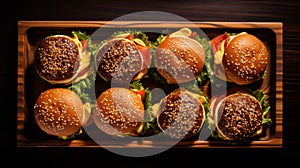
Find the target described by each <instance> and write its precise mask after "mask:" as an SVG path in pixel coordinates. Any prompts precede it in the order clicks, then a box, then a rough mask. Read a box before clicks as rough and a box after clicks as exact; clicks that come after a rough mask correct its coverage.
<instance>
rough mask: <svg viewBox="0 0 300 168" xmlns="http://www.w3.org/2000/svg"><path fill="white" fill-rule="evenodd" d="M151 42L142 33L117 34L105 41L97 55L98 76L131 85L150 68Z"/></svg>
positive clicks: (109, 80)
mask: <svg viewBox="0 0 300 168" xmlns="http://www.w3.org/2000/svg"><path fill="white" fill-rule="evenodd" d="M150 59H151V57H150V42H149V41H148V37H147V35H146V34H144V33H142V32H139V31H137V32H131V31H128V32H115V34H114V35H112V36H111V38H109V39H107V40H105V41H103V44H102V45H100V48H99V51H98V52H97V54H96V67H97V68H96V69H97V73H98V75H99V76H100V77H101V78H102V79H104V80H105V81H108V82H111V81H112V80H113V81H114V82H116V83H126V84H127V83H130V82H131V81H132V80H140V79H141V78H143V76H144V75H145V74H146V73H147V72H148V69H149V68H150Z"/></svg>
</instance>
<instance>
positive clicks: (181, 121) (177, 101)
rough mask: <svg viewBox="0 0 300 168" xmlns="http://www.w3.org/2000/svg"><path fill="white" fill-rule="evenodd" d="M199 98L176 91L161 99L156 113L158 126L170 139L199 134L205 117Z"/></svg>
mask: <svg viewBox="0 0 300 168" xmlns="http://www.w3.org/2000/svg"><path fill="white" fill-rule="evenodd" d="M200 100H201V98H200V96H199V95H197V94H195V93H191V92H189V91H187V90H179V89H176V90H174V91H173V92H171V93H170V94H168V95H167V96H166V97H165V98H163V99H162V100H161V101H160V103H159V107H158V111H157V114H158V116H157V122H158V126H159V127H160V128H161V129H162V130H163V131H164V132H165V133H166V134H167V135H168V136H170V137H171V138H183V139H186V138H190V137H193V136H195V135H197V134H198V133H199V131H200V130H201V128H202V126H203V123H204V121H205V118H206V115H205V110H204V107H203V105H202V102H201V101H200Z"/></svg>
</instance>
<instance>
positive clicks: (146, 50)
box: [137, 45, 151, 67]
mask: <svg viewBox="0 0 300 168" xmlns="http://www.w3.org/2000/svg"><path fill="white" fill-rule="evenodd" d="M137 48H138V50H139V51H140V52H141V54H142V55H143V57H144V67H149V66H150V56H151V55H150V47H149V46H148V47H144V46H140V45H137Z"/></svg>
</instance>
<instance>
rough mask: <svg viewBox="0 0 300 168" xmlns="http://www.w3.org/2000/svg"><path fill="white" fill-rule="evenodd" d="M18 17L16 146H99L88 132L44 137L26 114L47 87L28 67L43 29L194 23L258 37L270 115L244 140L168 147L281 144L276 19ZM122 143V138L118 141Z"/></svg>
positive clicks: (60, 30)
mask: <svg viewBox="0 0 300 168" xmlns="http://www.w3.org/2000/svg"><path fill="white" fill-rule="evenodd" d="M106 23H108V22H106V21H19V23H18V85H17V90H18V111H17V114H18V115H17V146H18V147H50V146H52V147H53V146H55V147H66V146H67V147H94V148H101V147H105V145H104V146H103V145H101V146H100V145H98V144H97V143H95V142H94V141H93V140H92V139H90V138H89V137H88V136H86V137H83V138H80V139H75V140H71V141H60V140H57V139H53V138H48V137H47V136H45V135H43V134H42V133H41V132H40V131H39V130H38V128H37V127H36V125H35V123H34V121H33V119H32V113H33V112H32V110H31V108H32V106H33V103H34V101H35V99H36V98H37V96H38V95H39V94H40V92H41V91H42V90H43V89H45V88H46V87H49V86H48V85H47V84H45V83H44V82H43V81H41V79H40V78H38V77H37V76H36V75H34V72H33V69H32V63H33V48H34V45H35V44H36V42H37V41H38V40H41V39H42V38H44V37H45V35H48V34H55V33H61V34H63V33H70V32H71V31H72V30H82V31H85V32H88V33H92V32H94V31H95V30H97V29H98V28H100V27H105V28H124V29H135V28H137V29H143V28H154V29H174V30H178V29H179V28H181V27H195V26H196V27H198V28H200V29H202V31H203V32H205V33H206V35H207V36H208V37H209V38H212V37H214V36H216V35H219V34H222V33H224V32H226V31H228V32H242V31H245V32H249V33H252V34H255V35H257V36H259V37H261V38H263V39H267V44H268V46H269V47H270V52H271V73H270V74H269V75H270V76H269V78H268V79H269V80H268V94H269V99H270V105H271V111H270V117H271V119H272V121H273V122H272V124H271V126H270V128H268V131H267V132H266V135H265V137H262V138H261V139H259V140H255V141H252V142H251V144H250V145H247V146H241V145H234V146H228V145H224V143H222V142H219V141H213V142H210V141H209V140H198V139H196V140H192V141H180V142H178V143H176V145H174V147H185V148H211V147H218V148H219V147H238V148H241V147H246V148H281V147H282V113H283V111H282V74H283V71H282V63H283V61H282V46H283V44H282V42H283V41H282V27H283V25H282V23H280V22H193V23H187V22H167V21H160V22H156V21H151V22H149V21H147V22H143V21H115V22H109V24H106ZM103 144H106V145H107V146H110V147H116V148H128V147H143V148H156V147H164V146H168V142H165V141H162V142H159V143H153V142H151V141H150V142H149V141H143V140H142V141H141V142H136V141H128V142H127V143H126V145H120V144H118V143H112V142H109V141H107V142H104V143H103ZM122 144H124V143H122Z"/></svg>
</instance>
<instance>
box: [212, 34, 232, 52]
mask: <svg viewBox="0 0 300 168" xmlns="http://www.w3.org/2000/svg"><path fill="white" fill-rule="evenodd" d="M228 37H229V36H228V34H227V33H224V34H222V35H219V36H217V37H215V38H213V39H212V40H211V45H212V52H213V54H215V53H216V52H217V51H219V50H220V49H221V44H222V42H223V41H224V40H226V39H228ZM225 45H226V44H225Z"/></svg>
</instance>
